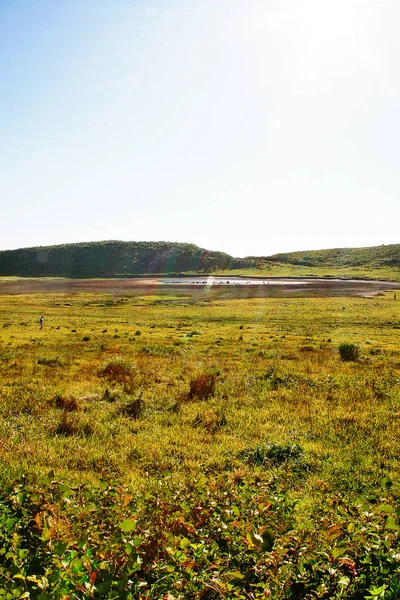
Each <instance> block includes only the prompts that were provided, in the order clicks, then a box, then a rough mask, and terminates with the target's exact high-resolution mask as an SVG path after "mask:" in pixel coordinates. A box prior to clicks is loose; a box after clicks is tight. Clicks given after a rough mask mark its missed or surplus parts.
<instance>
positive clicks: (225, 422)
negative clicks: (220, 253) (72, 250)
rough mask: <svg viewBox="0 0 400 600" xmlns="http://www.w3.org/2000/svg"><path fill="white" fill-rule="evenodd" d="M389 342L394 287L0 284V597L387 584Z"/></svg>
mask: <svg viewBox="0 0 400 600" xmlns="http://www.w3.org/2000/svg"><path fill="white" fill-rule="evenodd" d="M240 293H242V292H238V294H240ZM40 314H44V315H45V326H44V329H43V330H39V324H38V319H39V316H40ZM399 342H400V299H399V300H394V299H393V293H392V292H391V293H386V294H382V295H379V296H375V297H373V298H351V297H324V298H313V297H286V298H285V297H281V298H275V297H269V298H268V297H266V298H262V297H259V298H257V297H238V298H235V296H234V292H233V291H230V292H229V294H228V292H221V291H219V290H215V291H213V290H205V289H203V290H192V291H190V290H166V289H165V288H164V289H152V292H151V293H149V290H148V288H146V287H143V288H137V289H135V290H131V291H130V292H129V293H124V294H121V292H120V291H118V292H117V293H114V294H113V293H110V290H107V293H106V292H105V291H104V290H102V289H101V287H100V288H98V290H97V291H96V292H95V293H94V292H89V291H85V292H76V291H74V292H70V293H68V292H64V293H60V292H51V291H46V292H43V293H40V294H39V293H36V294H35V293H27V294H18V295H8V294H2V295H0V375H1V379H0V458H1V461H2V471H1V490H0V555H1V556H0V598H35V599H36V598H37V599H53V598H60V599H62V598H64V599H66V598H110V599H111V598H126V599H129V598H131V599H134V598H138V599H145V598H154V599H158V598H169V599H170V600H173V599H174V598H176V599H185V598H201V599H214V598H215V599H217V598H227V599H228V598H245V599H247V598H249V599H252V598H256V599H260V598H272V599H295V598H298V599H314V598H315V599H316V598H322V599H330V598H335V599H336V598H337V599H339V598H349V599H352V600H356V599H364V598H380V597H382V598H383V597H384V598H386V599H387V598H389V599H391V600H392V599H394V598H398V597H400V587H399V586H400V583H399V582H400V576H399V565H400V549H399V540H398V535H399V515H400V510H399V467H398V455H399V442H400V434H399V428H398V425H399V418H400V392H399V382H400V351H399ZM341 344H348V345H352V344H353V345H355V346H356V347H357V350H358V352H359V354H358V358H357V360H355V361H353V360H347V361H346V360H342V359H341V356H340V353H339V347H340V345H341ZM383 594H384V595H383Z"/></svg>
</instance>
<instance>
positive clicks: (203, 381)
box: [189, 373, 217, 400]
mask: <svg viewBox="0 0 400 600" xmlns="http://www.w3.org/2000/svg"><path fill="white" fill-rule="evenodd" d="M216 381H217V376H216V375H215V374H214V373H201V374H200V375H197V377H194V378H193V379H191V380H190V387H189V399H190V400H193V399H194V398H197V399H199V400H206V399H207V398H210V397H212V396H214V393H215V382H216Z"/></svg>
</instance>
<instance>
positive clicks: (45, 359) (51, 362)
mask: <svg viewBox="0 0 400 600" xmlns="http://www.w3.org/2000/svg"><path fill="white" fill-rule="evenodd" d="M37 364H38V365H45V366H46V367H61V366H62V364H63V361H62V360H61V358H60V357H59V356H39V357H38V359H37Z"/></svg>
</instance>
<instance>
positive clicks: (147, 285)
mask: <svg viewBox="0 0 400 600" xmlns="http://www.w3.org/2000/svg"><path fill="white" fill-rule="evenodd" d="M387 291H392V292H393V294H396V295H398V297H399V302H400V284H399V283H393V282H386V281H372V280H368V281H366V280H356V279H351V280H350V279H347V280H346V279H328V278H327V279H322V278H318V279H317V278H316V279H310V278H291V279H289V278H274V279H272V278H269V279H267V278H254V277H252V278H238V277H232V278H229V277H208V278H207V277H205V276H202V277H197V278H196V277H190V278H189V277H186V278H185V277H181V278H177V277H175V278H171V277H169V278H166V277H152V278H129V279H66V278H50V277H49V278H12V277H4V278H0V294H31V293H38V294H40V293H42V294H43V293H61V294H71V293H78V292H85V293H110V294H123V295H130V294H133V295H149V294H150V295H151V294H153V293H154V294H155V293H156V294H157V295H159V294H161V295H171V294H174V295H179V296H180V295H185V296H186V295H188V296H194V297H197V296H199V295H200V296H203V297H204V296H206V295H210V296H213V297H214V296H217V297H220V298H224V297H226V298H236V297H237V298H253V297H290V296H297V297H298V296H315V297H326V296H364V297H373V296H375V295H377V294H380V293H383V292H387Z"/></svg>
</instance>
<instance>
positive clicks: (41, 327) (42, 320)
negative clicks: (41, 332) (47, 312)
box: [39, 315, 44, 329]
mask: <svg viewBox="0 0 400 600" xmlns="http://www.w3.org/2000/svg"><path fill="white" fill-rule="evenodd" d="M39 323H40V329H43V325H44V316H43V315H41V317H40V319H39Z"/></svg>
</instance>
